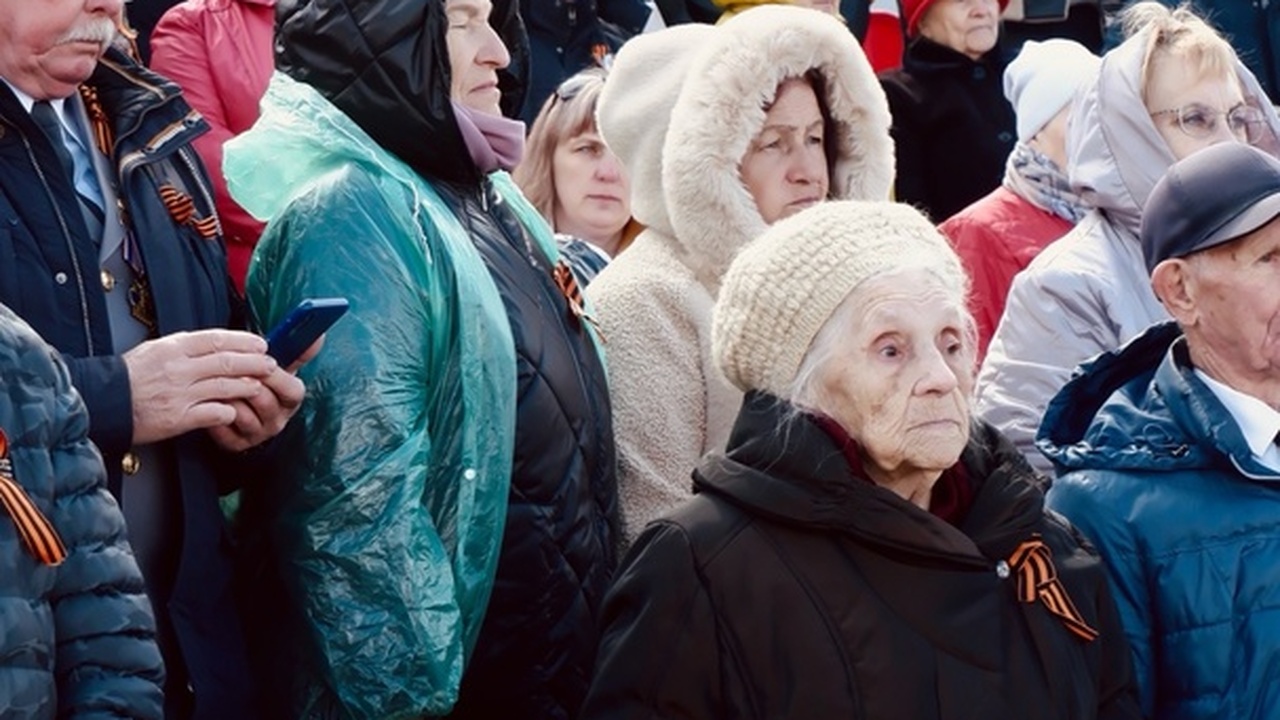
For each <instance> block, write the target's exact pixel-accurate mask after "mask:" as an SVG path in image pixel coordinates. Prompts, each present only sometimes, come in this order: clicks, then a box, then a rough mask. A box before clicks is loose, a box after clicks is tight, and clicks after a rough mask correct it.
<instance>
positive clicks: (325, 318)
mask: <svg viewBox="0 0 1280 720" xmlns="http://www.w3.org/2000/svg"><path fill="white" fill-rule="evenodd" d="M347 307H348V303H347V300H346V298H307V299H306V300H303V301H302V302H300V303H298V306H297V307H295V308H294V309H293V310H291V311H290V312H289V315H288V316H287V317H285V319H284V320H281V321H280V324H279V325H276V326H275V327H274V328H272V329H271V332H269V333H267V354H268V355H270V356H271V357H273V358H275V359H276V362H277V363H279V364H280V367H289V366H290V365H292V364H293V362H294V361H295V360H297V359H298V356H300V355H302V353H303V352H305V351H306V349H307V348H309V347H311V343H313V342H315V341H316V339H317V338H319V337H320V336H321V335H323V334H324V331H325V330H328V329H329V328H330V326H332V325H333V324H334V323H335V322H337V321H338V318H340V317H342V315H343V313H345V312H346V311H347Z"/></svg>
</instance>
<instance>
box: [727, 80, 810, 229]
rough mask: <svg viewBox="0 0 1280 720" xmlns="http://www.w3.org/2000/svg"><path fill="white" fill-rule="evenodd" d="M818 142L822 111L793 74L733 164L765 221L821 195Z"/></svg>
mask: <svg viewBox="0 0 1280 720" xmlns="http://www.w3.org/2000/svg"><path fill="white" fill-rule="evenodd" d="M824 143H825V138H824V137H823V126H822V111H821V110H820V109H819V108H818V97H817V95H815V94H814V92H813V87H812V86H810V85H809V83H808V82H806V81H804V80H801V79H799V78H793V79H790V80H786V81H784V82H783V83H782V84H781V85H779V86H778V95H777V97H775V98H774V101H773V106H772V107H770V108H769V111H768V112H767V113H765V118H764V127H762V128H760V132H759V133H757V134H756V136H755V137H754V138H752V139H751V145H750V146H748V147H747V154H746V155H744V156H743V157H742V164H741V165H740V166H739V167H738V172H739V174H740V175H741V177H742V183H743V184H744V185H746V186H747V191H748V192H750V193H751V197H752V199H754V200H755V201H756V208H757V209H759V210H760V216H761V217H763V218H764V221H765V222H766V223H769V224H770V225H772V224H773V223H775V222H777V221H778V220H781V219H782V218H785V217H789V216H791V215H794V214H796V213H798V212H800V211H801V210H803V209H805V208H807V207H809V206H810V205H814V204H816V203H819V202H821V201H822V200H824V199H826V197H827V184H828V182H829V176H828V173H827V157H826V153H825V150H824V148H825V145H824Z"/></svg>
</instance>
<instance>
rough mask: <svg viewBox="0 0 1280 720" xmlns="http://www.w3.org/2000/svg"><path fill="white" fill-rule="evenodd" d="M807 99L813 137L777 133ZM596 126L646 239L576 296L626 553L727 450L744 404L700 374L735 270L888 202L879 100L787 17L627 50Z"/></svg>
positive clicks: (819, 17) (750, 19)
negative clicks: (605, 407)
mask: <svg viewBox="0 0 1280 720" xmlns="http://www.w3.org/2000/svg"><path fill="white" fill-rule="evenodd" d="M796 88H799V90H798V91H797V92H793V90H795V89H796ZM804 88H808V89H809V92H808V95H807V96H806V95H805V91H804ZM806 98H807V103H808V104H807V106H806V105H805V102H806ZM815 99H816V101H817V106H818V111H819V112H820V115H821V123H820V128H821V129H820V130H817V129H816V128H810V127H809V123H808V121H805V122H804V123H801V124H800V125H798V126H797V125H793V124H790V122H791V121H790V120H789V119H787V118H788V117H791V116H790V115H787V116H786V117H782V116H779V113H783V114H784V115H786V113H788V112H789V111H790V110H791V109H792V108H795V107H799V108H801V109H803V108H805V107H808V108H810V112H811V108H812V105H813V102H814V100H815ZM784 104H785V105H786V108H784V107H783V105H784ZM598 114H599V125H600V130H601V134H602V135H603V136H604V138H605V140H606V142H607V143H608V144H609V146H610V147H611V149H612V150H613V151H614V152H615V153H617V155H618V157H619V158H620V159H621V160H622V162H623V164H624V165H626V167H627V169H628V171H629V172H630V173H631V177H632V214H633V215H634V217H635V218H636V220H637V221H639V222H640V223H642V224H643V225H645V227H646V228H647V229H646V230H645V231H644V232H643V233H641V234H640V236H639V237H638V238H637V239H636V241H635V243H634V244H633V245H632V246H631V247H630V248H629V249H628V250H627V252H626V253H625V254H624V255H622V256H620V257H619V258H618V259H617V260H615V261H614V262H613V263H612V264H611V265H610V266H609V267H608V268H606V270H605V271H604V272H603V273H601V274H600V276H599V277H597V278H596V279H595V281H594V282H593V283H592V284H591V287H590V288H589V289H588V295H589V296H590V297H591V299H592V300H593V302H594V303H595V306H596V309H597V312H598V318H599V321H600V325H601V327H602V330H603V333H604V336H605V338H606V339H607V342H608V350H609V373H610V391H611V395H612V398H613V411H614V429H615V433H616V437H617V443H618V455H619V497H620V504H621V508H622V513H623V518H622V519H623V530H624V535H625V536H626V538H627V539H628V540H630V539H631V538H634V537H635V536H636V535H637V534H638V533H639V531H640V530H641V529H642V528H643V527H644V525H645V524H646V523H647V522H648V521H649V520H651V519H653V518H655V517H657V516H658V515H661V514H662V513H664V512H665V511H667V510H669V509H671V508H673V507H674V506H675V505H677V504H679V503H680V502H681V501H682V500H684V499H685V498H686V497H688V495H689V490H690V481H689V473H690V471H691V470H692V469H693V467H694V466H695V465H696V464H697V462H698V460H699V459H700V458H701V457H702V455H703V454H704V453H706V452H708V451H711V450H716V449H719V448H722V447H723V446H724V443H725V441H726V440H727V438H728V435H729V430H730V427H731V425H732V422H733V419H734V417H735V416H736V415H737V411H738V406H739V405H740V404H741V401H742V393H741V392H740V391H738V390H735V389H733V388H732V387H731V386H730V385H729V384H728V382H727V381H726V380H725V379H724V378H723V377H722V376H721V374H720V371H719V370H718V369H717V368H716V366H715V365H714V363H713V362H712V361H711V359H710V336H711V309H712V306H713V305H714V303H715V297H716V294H717V292H718V289H719V284H720V279H721V277H722V276H723V274H724V272H725V270H726V269H727V268H728V266H729V263H730V261H731V260H732V259H733V257H734V255H735V254H736V253H737V252H738V250H740V249H741V248H742V247H743V246H744V245H746V244H747V243H748V242H750V241H751V240H752V239H754V238H755V237H757V236H758V235H760V234H761V233H762V232H763V231H764V230H765V229H766V228H767V227H768V225H769V224H770V222H772V221H773V220H777V219H780V218H781V217H785V216H787V215H790V214H792V213H793V212H796V211H798V210H799V209H801V208H803V207H805V206H807V205H809V204H812V203H813V202H817V201H820V200H824V199H828V198H850V199H885V198H887V197H888V194H889V188H890V186H891V184H892V181H893V143H892V140H891V139H890V137H889V125H890V119H889V110H888V103H887V102H886V100H885V96H884V92H883V91H882V90H881V89H880V85H879V83H878V82H877V81H876V78H875V75H874V73H873V72H872V70H871V67H870V65H869V64H868V63H867V60H866V58H865V56H864V55H863V54H862V50H861V48H859V46H858V43H857V42H856V40H854V38H853V37H852V35H850V34H849V31H848V29H847V28H845V27H844V25H842V24H841V23H840V22H839V21H838V20H836V19H835V18H833V17H830V16H827V15H825V14H823V13H820V12H816V11H813V10H809V9H803V8H795V7H787V6H765V7H759V8H754V9H751V10H749V11H746V12H743V13H742V14H740V15H738V16H736V17H734V18H732V19H731V20H729V21H726V22H725V23H724V24H722V25H719V26H716V27H714V28H713V27H710V26H694V25H686V26H677V27H674V28H670V29H668V30H664V31H660V32H658V33H652V34H649V35H644V36H641V37H638V38H635V39H634V40H632V41H630V42H628V43H627V45H626V46H624V47H623V49H622V51H621V52H619V54H618V56H617V58H616V60H615V62H614V67H613V69H612V71H611V74H610V76H609V79H608V80H607V82H606V83H605V89H604V91H603V93H602V94H601V97H600V106H599V111H598ZM797 117H803V115H800V116H797ZM793 131H794V132H793ZM815 131H816V132H815ZM815 134H816V139H817V141H818V143H819V145H820V148H821V152H822V153H823V156H822V158H821V161H820V162H818V163H817V164H818V166H819V167H818V169H817V171H816V172H812V167H809V166H806V165H805V162H806V161H805V160H804V158H805V157H810V158H812V155H811V154H810V155H806V153H812V151H813V149H814V148H815V147H816V146H815V145H813V143H814V142H815ZM774 154H776V155H777V158H776V162H771V161H770V159H769V158H770V156H771V155H774ZM770 165H771V166H772V167H773V168H775V170H774V174H773V175H772V181H770V180H768V179H761V177H760V176H759V174H758V173H757V172H756V169H757V167H760V166H770ZM806 168H808V169H806ZM824 171H825V172H824ZM764 174H765V175H766V176H767V175H768V173H767V172H766V173H764Z"/></svg>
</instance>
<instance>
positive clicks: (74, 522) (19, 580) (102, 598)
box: [0, 306, 164, 720]
mask: <svg viewBox="0 0 1280 720" xmlns="http://www.w3.org/2000/svg"><path fill="white" fill-rule="evenodd" d="M0 378H3V391H0V432H2V433H3V435H2V436H0V439H2V441H3V446H4V447H3V449H2V450H0V463H3V462H5V461H7V462H9V463H11V465H10V468H11V470H6V469H4V468H0V475H5V476H6V477H8V476H11V477H8V479H11V480H12V481H13V482H15V483H16V484H17V486H18V487H19V488H20V490H21V492H22V493H23V494H24V495H25V498H26V500H29V501H30V503H31V505H33V506H34V507H35V509H36V510H38V511H39V513H40V514H41V515H43V516H44V517H45V518H46V519H47V520H48V521H49V522H50V523H52V525H53V529H54V530H55V531H56V532H57V534H58V536H59V537H60V538H61V540H62V543H63V545H64V546H65V548H66V553H67V554H66V558H65V560H63V562H62V564H60V565H49V564H45V563H43V562H41V561H40V560H37V559H36V556H35V555H34V554H33V553H32V552H31V551H29V550H28V548H27V546H26V545H25V544H24V543H23V541H22V539H21V537H20V535H19V532H18V527H19V524H18V522H17V521H16V520H15V517H14V514H13V513H12V511H9V512H6V510H5V507H6V505H0V716H2V717H4V718H6V720H44V719H46V718H48V719H50V720H52V718H54V717H76V718H97V717H102V718H108V717H111V718H114V717H130V718H157V719H158V718H161V717H163V715H164V713H163V709H162V707H163V701H162V698H161V691H160V686H161V678H162V677H163V670H162V665H161V661H160V650H159V648H157V647H156V643H155V620H154V618H153V616H152V614H151V604H150V603H149V602H148V601H147V595H146V591H145V588H144V586H143V583H142V574H141V573H140V572H138V566H137V564H136V563H135V562H134V559H133V553H132V551H130V549H129V545H128V543H127V542H126V540H125V528H124V517H123V516H122V515H121V514H120V509H119V507H118V506H117V505H116V504H115V501H113V500H112V499H111V495H110V494H109V493H108V492H107V485H106V472H105V471H104V470H103V467H102V458H101V457H100V456H99V455H98V451H97V450H96V449H95V448H94V446H93V444H92V443H90V442H89V437H88V433H89V415H88V413H87V412H86V411H85V407H84V403H82V402H81V401H80V395H79V394H78V393H77V392H76V391H75V389H73V388H72V387H71V381H70V377H69V375H68V373H67V369H66V366H64V365H63V364H62V362H61V360H60V359H59V358H58V354H57V353H56V352H55V351H54V350H53V349H52V348H50V347H49V346H48V345H47V344H45V343H44V341H42V340H41V339H40V338H39V337H38V336H37V335H36V334H35V332H34V331H32V330H31V328H30V327H28V326H27V325H26V323H24V322H22V321H21V320H19V319H18V318H17V316H15V315H14V314H13V313H12V312H10V311H9V309H8V308H5V307H3V306H0ZM0 483H6V487H7V488H8V490H9V491H13V490H14V488H13V487H12V486H11V485H7V480H6V479H0ZM6 504H7V503H6Z"/></svg>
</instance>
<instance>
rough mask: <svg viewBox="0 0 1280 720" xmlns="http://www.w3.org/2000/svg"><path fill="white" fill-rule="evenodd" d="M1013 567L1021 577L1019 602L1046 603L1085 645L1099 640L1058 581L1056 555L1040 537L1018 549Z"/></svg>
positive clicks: (1014, 555)
mask: <svg viewBox="0 0 1280 720" xmlns="http://www.w3.org/2000/svg"><path fill="white" fill-rule="evenodd" d="M1009 565H1010V566H1011V567H1012V568H1013V570H1014V572H1016V573H1017V575H1018V599H1019V600H1021V601H1022V602H1024V603H1034V602H1035V601H1036V600H1040V602H1042V603H1044V606H1045V608H1047V609H1048V610H1049V612H1051V613H1053V614H1054V615H1057V616H1058V618H1059V619H1060V620H1062V623H1063V624H1064V625H1066V626H1067V629H1068V630H1070V631H1071V632H1072V633H1074V634H1075V635H1076V636H1077V637H1079V638H1080V639H1081V640H1084V641H1085V642H1090V641H1092V640H1093V639H1094V638H1096V637H1098V631H1097V630H1094V629H1093V628H1091V627H1089V624H1088V623H1086V622H1085V621H1084V617H1083V616H1081V615H1080V611H1079V610H1077V609H1076V606H1075V604H1074V603H1072V602H1071V598H1070V597H1069V596H1068V595H1067V589H1066V588H1064V587H1063V586H1062V582H1061V581H1059V580H1058V571H1057V570H1056V569H1055V568H1054V567H1053V554H1052V553H1051V552H1050V551H1049V547H1048V546H1047V545H1045V544H1044V541H1042V540H1041V539H1040V536H1039V535H1033V536H1031V539H1029V540H1024V541H1023V542H1022V544H1020V545H1018V547H1017V549H1015V550H1014V551H1013V554H1012V555H1010V556H1009Z"/></svg>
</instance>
